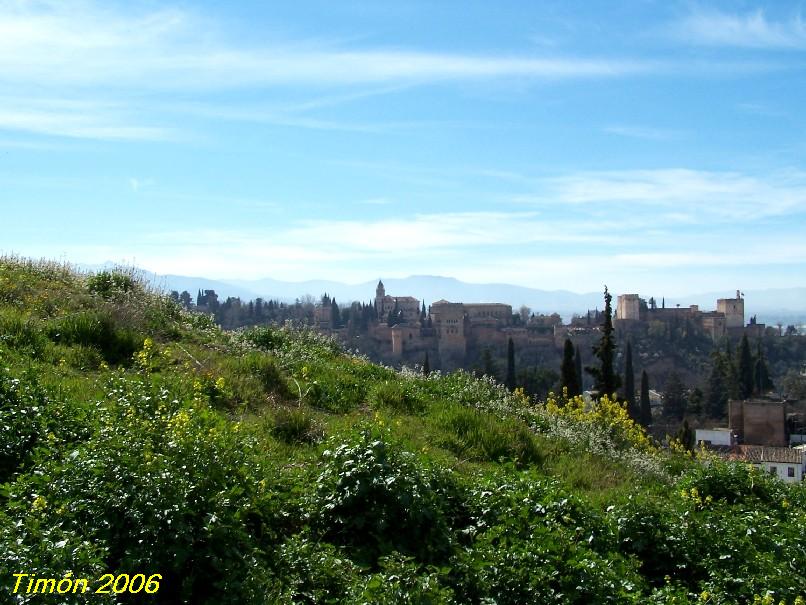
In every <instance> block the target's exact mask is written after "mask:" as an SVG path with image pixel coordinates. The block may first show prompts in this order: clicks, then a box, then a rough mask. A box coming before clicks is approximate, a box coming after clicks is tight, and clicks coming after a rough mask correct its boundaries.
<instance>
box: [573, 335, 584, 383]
mask: <svg viewBox="0 0 806 605" xmlns="http://www.w3.org/2000/svg"><path fill="white" fill-rule="evenodd" d="M574 369H575V370H576V375H577V385H578V386H579V394H580V395H581V394H582V392H583V391H584V390H585V381H584V379H583V376H582V351H580V350H579V345H577V346H576V348H575V349H574Z"/></svg>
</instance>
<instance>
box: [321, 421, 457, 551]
mask: <svg viewBox="0 0 806 605" xmlns="http://www.w3.org/2000/svg"><path fill="white" fill-rule="evenodd" d="M322 457H323V458H324V468H323V469H322V472H321V473H320V475H319V477H318V478H317V481H316V496H315V498H314V501H313V523H314V526H315V527H316V528H317V529H318V531H319V532H320V533H321V535H322V536H323V537H325V538H327V539H328V540H331V541H333V542H334V543H336V544H341V545H345V546H350V547H351V549H353V550H354V551H355V552H356V553H357V558H358V559H359V560H360V561H362V562H364V563H367V564H369V565H372V566H376V565H377V563H378V558H379V557H381V556H385V555H389V554H391V553H393V552H399V553H402V554H405V555H411V556H414V557H415V558H416V559H417V560H419V561H424V562H433V561H439V560H441V559H444V558H445V556H446V554H447V552H449V550H450V544H451V538H450V531H449V522H450V519H449V509H448V507H449V503H450V501H451V500H452V499H453V493H452V490H453V486H452V483H451V481H450V478H449V476H448V475H446V474H445V473H439V472H437V471H434V470H432V469H430V468H427V467H424V466H423V465H421V464H420V463H418V461H417V460H416V458H415V457H414V456H413V455H412V454H410V453H408V452H405V451H403V450H402V449H400V447H399V446H397V445H396V444H394V443H392V442H390V440H389V434H388V432H381V431H378V430H376V429H373V428H371V427H367V428H365V429H363V430H361V431H360V432H359V433H358V435H355V436H352V437H351V438H350V439H349V440H348V441H345V442H341V441H332V442H331V443H330V444H329V446H328V449H326V450H325V451H324V452H323V454H322Z"/></svg>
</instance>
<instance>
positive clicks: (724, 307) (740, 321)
mask: <svg viewBox="0 0 806 605" xmlns="http://www.w3.org/2000/svg"><path fill="white" fill-rule="evenodd" d="M716 310H717V311H719V312H720V313H724V314H725V327H726V328H728V329H730V328H743V327H744V298H742V293H741V292H739V291H738V290H736V298H720V299H718V300H717V301H716Z"/></svg>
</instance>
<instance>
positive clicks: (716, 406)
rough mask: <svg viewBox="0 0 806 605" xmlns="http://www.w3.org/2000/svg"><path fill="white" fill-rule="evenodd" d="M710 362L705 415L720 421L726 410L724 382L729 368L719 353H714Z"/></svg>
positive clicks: (726, 393)
mask: <svg viewBox="0 0 806 605" xmlns="http://www.w3.org/2000/svg"><path fill="white" fill-rule="evenodd" d="M711 360H712V361H711V374H710V375H709V377H708V386H707V388H706V393H705V413H706V414H707V415H708V416H709V417H710V418H715V419H722V418H724V417H725V416H726V414H727V410H728V390H727V388H726V386H725V380H726V378H727V377H726V374H727V373H729V372H730V368H729V367H728V362H727V361H726V359H725V357H724V355H723V354H722V353H720V352H719V351H714V353H713V354H712V355H711Z"/></svg>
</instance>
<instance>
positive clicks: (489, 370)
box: [481, 347, 498, 380]
mask: <svg viewBox="0 0 806 605" xmlns="http://www.w3.org/2000/svg"><path fill="white" fill-rule="evenodd" d="M481 372H482V374H484V375H486V376H492V377H493V378H495V379H496V380H498V368H497V367H496V366H495V361H493V355H492V353H491V352H490V349H489V348H487V347H485V348H484V350H483V351H482V352H481Z"/></svg>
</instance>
